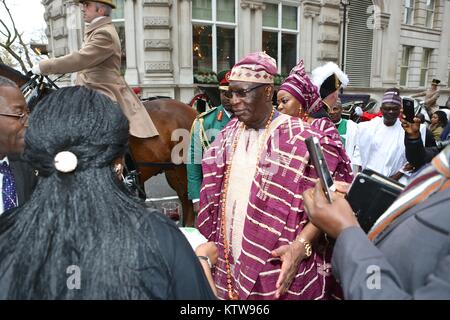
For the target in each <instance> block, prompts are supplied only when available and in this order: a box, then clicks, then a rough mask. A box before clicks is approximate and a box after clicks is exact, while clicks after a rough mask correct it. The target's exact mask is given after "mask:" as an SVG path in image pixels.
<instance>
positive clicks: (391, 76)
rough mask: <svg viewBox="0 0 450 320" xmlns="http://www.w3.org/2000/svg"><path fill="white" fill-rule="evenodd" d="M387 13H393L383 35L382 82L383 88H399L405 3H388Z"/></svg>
mask: <svg viewBox="0 0 450 320" xmlns="http://www.w3.org/2000/svg"><path fill="white" fill-rule="evenodd" d="M385 4H386V6H387V7H386V10H385V11H386V12H391V17H390V19H389V24H388V25H387V28H386V30H385V32H384V33H383V54H384V55H383V58H382V59H381V80H382V85H383V87H385V88H386V87H394V86H398V82H397V71H398V70H399V68H400V66H399V65H398V62H399V60H398V57H399V54H401V51H402V47H401V45H400V37H399V34H400V30H401V25H402V22H403V20H402V19H403V2H402V1H387V2H386V3H385Z"/></svg>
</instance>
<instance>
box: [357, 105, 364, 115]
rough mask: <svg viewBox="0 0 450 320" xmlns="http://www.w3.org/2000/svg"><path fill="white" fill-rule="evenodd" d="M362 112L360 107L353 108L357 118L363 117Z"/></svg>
mask: <svg viewBox="0 0 450 320" xmlns="http://www.w3.org/2000/svg"><path fill="white" fill-rule="evenodd" d="M363 113H364V112H363V110H362V109H361V107H356V108H355V114H356V115H357V116H358V117H361V116H362V115H363Z"/></svg>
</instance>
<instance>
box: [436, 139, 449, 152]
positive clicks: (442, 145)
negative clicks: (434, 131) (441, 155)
mask: <svg viewBox="0 0 450 320" xmlns="http://www.w3.org/2000/svg"><path fill="white" fill-rule="evenodd" d="M448 145H450V139H448V140H442V141H436V147H437V148H438V149H439V150H442V149H444V148H445V147H446V146H448Z"/></svg>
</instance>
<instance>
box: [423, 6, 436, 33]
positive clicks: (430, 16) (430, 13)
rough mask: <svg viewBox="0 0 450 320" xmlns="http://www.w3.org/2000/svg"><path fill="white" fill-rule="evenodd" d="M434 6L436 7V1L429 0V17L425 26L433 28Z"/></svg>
mask: <svg viewBox="0 0 450 320" xmlns="http://www.w3.org/2000/svg"><path fill="white" fill-rule="evenodd" d="M434 8H435V1H434V0H427V18H426V20H425V26H426V27H427V28H433V23H434Z"/></svg>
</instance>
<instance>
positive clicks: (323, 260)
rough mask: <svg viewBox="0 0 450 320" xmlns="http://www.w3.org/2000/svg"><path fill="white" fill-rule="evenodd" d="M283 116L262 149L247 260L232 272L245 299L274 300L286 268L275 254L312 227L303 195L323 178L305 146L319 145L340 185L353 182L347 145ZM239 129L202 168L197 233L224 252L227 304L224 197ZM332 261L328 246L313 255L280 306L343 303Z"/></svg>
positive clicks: (233, 124) (220, 268) (222, 283)
mask: <svg viewBox="0 0 450 320" xmlns="http://www.w3.org/2000/svg"><path fill="white" fill-rule="evenodd" d="M282 116H284V117H285V119H284V120H283V121H281V123H280V124H279V125H278V127H276V130H274V131H272V132H271V133H270V136H269V138H268V139H267V141H266V142H265V143H264V145H263V152H262V153H261V157H260V158H259V162H258V164H257V169H256V175H255V176H254V177H252V179H253V181H252V184H251V190H250V198H249V200H248V206H247V212H246V218H245V222H244V228H243V236H242V246H241V248H242V249H241V254H240V256H239V257H233V255H232V252H230V264H231V265H233V266H234V268H233V269H234V270H233V287H234V288H235V290H236V291H237V292H238V293H239V298H240V299H274V294H275V291H276V288H275V283H276V281H277V278H278V276H279V274H280V267H281V260H280V259H279V258H273V257H272V256H271V251H272V250H273V249H275V248H278V247H280V246H281V245H286V244H290V243H291V242H292V241H293V240H294V239H295V237H296V236H297V235H298V234H299V233H300V232H301V230H302V229H303V227H304V226H305V225H306V223H307V222H308V218H307V214H306V213H305V211H304V208H303V199H302V196H301V194H302V193H303V192H304V191H305V190H306V189H308V188H311V187H313V186H314V184H315V181H317V175H316V173H315V169H314V167H313V166H312V165H310V164H309V163H308V161H309V154H308V153H307V148H306V145H305V143H304V140H305V139H306V138H307V137H309V136H316V137H318V138H319V140H320V143H321V145H322V146H323V151H324V156H325V158H326V161H327V164H328V166H329V169H330V171H331V173H332V174H333V177H334V178H335V180H338V181H346V182H350V181H351V180H352V175H351V169H350V165H349V160H348V157H347V155H346V153H345V151H344V148H343V145H342V142H341V141H340V140H338V141H334V140H331V139H330V138H329V137H328V136H326V135H324V134H323V133H322V132H320V131H318V130H317V129H314V128H312V127H311V126H310V125H309V124H306V123H303V122H302V121H301V120H300V119H297V118H293V117H289V116H286V115H280V116H279V117H282ZM240 125H241V123H240V122H239V121H238V120H237V119H234V120H232V121H230V123H229V124H228V125H227V127H225V128H224V129H223V130H222V131H221V133H220V134H219V135H218V136H217V137H216V140H215V141H214V143H213V144H212V145H211V147H210V149H209V150H208V151H207V153H206V154H205V156H204V158H203V161H202V169H203V173H204V178H203V184H202V189H201V191H200V208H201V210H200V212H199V215H198V219H197V226H198V228H199V230H200V232H201V233H202V234H203V235H204V236H205V237H206V238H207V239H208V240H209V241H214V242H215V243H216V244H217V246H218V249H219V258H218V262H217V264H216V267H215V271H214V274H213V277H214V281H215V283H216V287H217V290H218V294H219V297H220V298H222V299H226V298H227V297H228V292H227V287H226V283H227V278H226V271H225V270H226V269H225V260H224V246H223V237H222V236H221V230H220V226H221V215H220V208H221V191H222V189H223V184H224V173H225V171H226V167H227V166H226V165H225V164H226V163H227V161H229V157H230V153H231V150H232V144H233V142H234V139H235V136H236V134H238V133H239V132H240ZM256 156H257V155H255V157H256ZM233 161H237V160H236V159H233ZM228 187H229V188H228V190H229V191H230V192H232V191H233V190H234V188H235V186H233V185H231V184H229V186H228ZM227 214H228V213H227ZM230 251H232V250H230ZM330 258H331V247H330V246H329V245H326V244H324V246H323V250H317V247H313V254H312V256H311V257H310V258H309V259H307V260H304V261H302V262H301V263H300V265H299V270H298V273H297V275H296V277H295V280H294V281H293V283H292V285H291V287H290V289H289V291H288V293H287V294H285V295H283V296H282V297H281V299H334V298H340V297H341V290H340V288H339V286H338V285H337V284H336V282H335V280H334V278H333V277H332V274H331V264H330Z"/></svg>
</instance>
